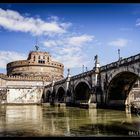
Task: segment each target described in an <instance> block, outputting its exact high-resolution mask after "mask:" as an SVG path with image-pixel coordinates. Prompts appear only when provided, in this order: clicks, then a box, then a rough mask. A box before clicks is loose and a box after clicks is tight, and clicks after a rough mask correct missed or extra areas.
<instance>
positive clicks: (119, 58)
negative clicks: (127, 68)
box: [118, 49, 120, 60]
mask: <svg viewBox="0 0 140 140" xmlns="http://www.w3.org/2000/svg"><path fill="white" fill-rule="evenodd" d="M118 56H119V60H120V49H118Z"/></svg>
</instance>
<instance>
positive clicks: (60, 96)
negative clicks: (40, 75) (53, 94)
mask: <svg viewBox="0 0 140 140" xmlns="http://www.w3.org/2000/svg"><path fill="white" fill-rule="evenodd" d="M64 96H65V90H64V88H63V87H60V88H59V89H58V91H57V100H58V102H60V103H61V102H64Z"/></svg>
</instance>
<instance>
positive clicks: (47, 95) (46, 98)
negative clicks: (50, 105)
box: [41, 90, 51, 103]
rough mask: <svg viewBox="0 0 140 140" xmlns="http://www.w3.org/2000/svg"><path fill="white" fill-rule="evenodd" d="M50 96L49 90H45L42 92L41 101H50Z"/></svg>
mask: <svg viewBox="0 0 140 140" xmlns="http://www.w3.org/2000/svg"><path fill="white" fill-rule="evenodd" d="M50 98H51V91H50V90H47V91H46V92H44V93H43V94H42V97H41V102H42V103H47V102H50Z"/></svg>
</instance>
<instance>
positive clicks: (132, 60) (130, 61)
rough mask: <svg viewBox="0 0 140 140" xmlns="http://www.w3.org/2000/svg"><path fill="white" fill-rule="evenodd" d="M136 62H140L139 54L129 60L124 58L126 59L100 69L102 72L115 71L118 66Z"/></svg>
mask: <svg viewBox="0 0 140 140" xmlns="http://www.w3.org/2000/svg"><path fill="white" fill-rule="evenodd" d="M135 61H140V54H137V55H134V56H131V57H128V58H124V59H121V60H118V61H116V62H113V63H110V64H107V65H105V66H102V67H100V72H101V71H106V70H108V69H114V68H116V67H118V66H124V65H128V64H131V63H134V62H135Z"/></svg>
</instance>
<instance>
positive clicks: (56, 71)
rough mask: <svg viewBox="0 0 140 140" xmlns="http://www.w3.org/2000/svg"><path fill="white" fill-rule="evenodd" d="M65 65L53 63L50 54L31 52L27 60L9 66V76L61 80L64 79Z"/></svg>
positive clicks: (11, 63)
mask: <svg viewBox="0 0 140 140" xmlns="http://www.w3.org/2000/svg"><path fill="white" fill-rule="evenodd" d="M63 71H64V65H63V64H62V63H59V62H55V61H52V59H51V56H50V54H49V53H48V52H41V51H31V52H30V53H29V55H28V58H27V60H19V61H14V62H10V63H8V64H7V75H9V76H17V75H19V76H33V77H48V78H49V79H52V78H54V79H55V80H59V79H62V78H63Z"/></svg>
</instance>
